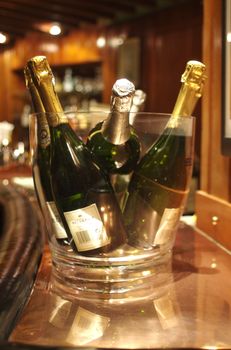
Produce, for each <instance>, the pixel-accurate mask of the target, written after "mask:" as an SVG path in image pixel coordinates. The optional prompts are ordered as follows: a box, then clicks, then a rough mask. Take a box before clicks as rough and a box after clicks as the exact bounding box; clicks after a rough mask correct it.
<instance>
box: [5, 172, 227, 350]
mask: <svg viewBox="0 0 231 350" xmlns="http://www.w3.org/2000/svg"><path fill="white" fill-rule="evenodd" d="M5 175H6V174H5ZM18 175H19V174H14V175H13V177H11V179H10V183H11V185H10V186H16V188H17V191H19V192H20V191H22V192H23V191H24V192H23V193H24V194H25V193H28V191H27V190H25V187H24V185H23V181H22V185H21V190H20V189H19V187H20V185H19V183H20V181H16V183H15V181H14V178H15V176H18ZM21 175H22V174H21ZM23 176H25V174H24V175H23ZM2 178H4V176H2ZM17 178H18V177H17ZM28 178H30V174H29V176H28ZM2 181H3V183H4V180H2ZM12 184H13V185H12ZM7 186H9V185H7V184H6V181H5V187H7ZM5 187H4V188H5ZM29 193H30V195H31V196H32V194H31V192H30V191H29ZM31 198H32V197H30V201H31V203H32V204H31V205H32V206H34V203H33V200H32V199H31ZM28 219H29V218H28ZM39 222H40V221H39ZM41 224H42V223H41ZM33 225H34V224H33ZM31 226H32V223H31ZM42 230H44V228H42ZM28 232H29V228H28ZM28 237H29V235H28ZM35 249H37V251H38V252H39V249H38V248H35ZM21 254H22V255H23V254H24V252H23V251H21ZM38 255H39V254H38ZM17 259H18V261H19V263H20V257H19V258H17ZM33 265H36V264H34V263H33ZM230 266H231V255H230V252H229V251H227V250H225V249H224V248H223V247H222V246H220V245H219V244H217V243H216V242H215V241H213V240H212V239H211V238H209V237H208V236H207V235H206V233H204V232H201V231H199V230H197V229H196V228H194V227H193V226H190V225H188V224H186V223H185V218H184V217H182V220H181V223H180V226H179V229H178V232H177V237H176V243H175V247H174V251H173V256H172V260H171V261H170V270H169V269H168V270H166V271H164V270H163V271H162V272H161V273H162V274H163V276H165V278H163V283H162V284H159V285H158V286H156V288H154V293H153V292H152V293H151V294H150V295H146V297H143V298H142V297H140V298H137V299H134V300H132V299H129V298H126V299H124V300H123V299H120V300H117V301H113V300H111V301H110V300H107V301H105V300H91V299H90V298H88V299H87V298H86V299H84V298H78V297H75V298H74V297H70V296H69V295H64V294H62V295H61V294H60V293H59V291H58V290H57V289H56V283H55V280H54V278H53V276H52V264H51V255H50V251H49V247H48V245H47V244H46V243H45V245H44V249H43V256H42V260H41V263H40V266H39V270H38V273H37V274H36V278H35V282H34V284H33V289H32V291H31V293H30V295H29V296H27V301H26V302H24V304H25V305H24V304H23V305H24V307H23V308H21V310H19V311H20V316H19V317H17V322H16V321H14V322H13V327H12V329H11V332H8V333H7V332H6V333H7V337H5V338H4V337H2V343H1V342H0V348H1V349H8V348H9V349H11V348H13V349H30V348H32V349H33V348H37V347H42V348H44V347H45V348H47V347H49V348H55V349H57V348H58V349H67V348H69V347H71V348H73V347H76V348H108V349H109V348H110V349H112V348H119V349H159V348H169V349H180V348H187V349H190V348H203V349H217V348H231V332H230V329H231V293H230V290H231V269H230ZM153 283H154V284H155V280H153ZM1 289H2V287H1ZM3 294H4V293H3V291H2V290H1V295H3ZM16 301H18V303H20V298H19V299H18V300H17V293H16V294H14V302H16ZM19 311H18V312H19ZM8 328H9V327H8Z"/></svg>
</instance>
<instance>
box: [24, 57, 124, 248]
mask: <svg viewBox="0 0 231 350" xmlns="http://www.w3.org/2000/svg"><path fill="white" fill-rule="evenodd" d="M28 67H29V68H30V72H31V74H32V78H33V81H34V83H35V85H36V87H37V90H38V92H39V94H40V97H41V100H42V103H43V105H44V108H45V110H46V116H47V120H48V124H49V127H50V134H51V184H52V193H53V195H54V198H55V201H56V202H57V204H58V205H57V207H58V208H59V209H60V215H61V218H62V220H63V225H64V227H65V229H66V232H67V235H68V238H69V240H70V242H71V244H72V247H73V249H75V250H76V251H78V252H79V253H80V254H83V255H95V254H100V253H103V252H110V251H112V250H114V249H116V248H118V247H119V246H120V245H121V244H123V243H125V242H126V234H125V230H124V225H123V218H122V213H121V211H120V208H119V206H118V203H117V200H116V197H115V195H114V192H113V189H112V187H111V185H110V183H109V182H108V181H107V178H106V176H105V175H104V174H103V173H102V172H101V171H100V169H99V167H98V166H97V165H96V164H95V163H94V162H93V161H92V157H91V154H90V152H89V150H88V149H87V147H86V146H85V145H84V143H83V142H82V141H81V140H80V138H78V136H77V135H76V133H75V132H74V131H73V130H72V128H71V127H70V125H69V123H68V119H67V116H66V115H65V114H64V112H63V109H62V106H61V104H60V101H59V99H58V96H57V94H56V91H55V86H54V79H53V74H52V71H51V68H50V66H49V64H48V62H47V59H46V57H44V56H36V57H34V58H32V59H31V60H30V61H29V62H28Z"/></svg>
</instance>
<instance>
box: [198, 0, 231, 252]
mask: <svg viewBox="0 0 231 350" xmlns="http://www.w3.org/2000/svg"><path fill="white" fill-rule="evenodd" d="M221 10H222V0H204V28H203V58H204V62H205V64H206V66H207V75H208V79H207V82H206V84H205V90H204V98H203V105H202V138H201V139H202V144H201V191H200V192H198V193H197V195H196V214H197V218H198V220H197V226H198V227H199V228H200V229H202V230H204V231H205V232H207V233H209V234H210V235H211V236H213V237H214V238H215V239H216V240H217V241H219V242H221V243H222V244H224V245H225V246H226V247H228V248H231V245H230V237H229V236H230V217H231V205H230V199H231V198H230V158H228V157H224V156H222V154H221V122H222V115H221V100H222V96H221V62H222V60H221V58H222V50H221V43H222V41H221V29H222V16H221ZM211 216H217V217H218V218H219V221H218V223H217V225H213V224H212V223H211Z"/></svg>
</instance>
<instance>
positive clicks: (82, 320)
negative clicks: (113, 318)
mask: <svg viewBox="0 0 231 350" xmlns="http://www.w3.org/2000/svg"><path fill="white" fill-rule="evenodd" d="M109 324H110V318H109V317H105V316H101V315H98V314H95V313H93V312H91V311H89V310H86V309H84V308H82V307H81V306H79V308H78V310H77V312H76V315H75V318H74V321H73V324H72V326H71V329H70V331H69V333H68V335H67V338H66V341H67V342H68V343H71V344H74V345H84V344H87V343H89V342H91V341H93V340H95V339H98V338H100V337H102V336H103V334H104V332H105V330H106V329H107V327H108V326H109Z"/></svg>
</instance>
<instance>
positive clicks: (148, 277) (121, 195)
mask: <svg viewBox="0 0 231 350" xmlns="http://www.w3.org/2000/svg"><path fill="white" fill-rule="evenodd" d="M66 114H67V117H68V120H69V123H70V125H71V127H72V128H73V129H74V130H75V132H76V134H77V135H78V136H79V137H80V138H82V140H83V142H84V143H85V142H86V139H87V135H88V133H89V131H90V130H91V129H92V128H93V127H94V126H95V125H96V124H97V123H98V122H100V121H103V120H105V119H106V118H107V116H108V113H107V112H76V113H73V112H71V113H66ZM170 117H171V115H169V114H160V113H137V114H134V115H133V116H131V121H132V125H133V127H134V128H135V130H136V133H137V135H138V136H139V139H140V143H141V156H140V158H141V159H142V158H143V156H144V155H145V153H146V152H147V151H148V150H149V149H150V147H152V146H153V145H154V144H156V145H159V144H158V140H160V137H161V135H163V134H164V133H166V128H167V126H168V125H169V120H170ZM170 126H171V124H170ZM194 133H195V118H194V117H179V118H177V122H176V123H175V125H174V128H172V131H171V132H170V135H169V137H172V136H174V137H176V138H177V137H178V138H179V139H181V141H180V142H177V143H175V144H174V143H172V146H171V147H172V149H171V148H170V152H169V151H168V153H166V155H164V157H168V158H169V161H170V162H174V166H175V167H178V169H175V170H176V171H175V170H174V174H176V173H179V174H181V173H182V172H184V174H185V175H184V182H185V184H184V190H178V189H175V188H174V181H173V186H172V187H171V188H168V186H165V185H163V183H161V184H160V186H159V187H160V189H161V190H163V198H164V200H163V198H162V195H161V193H162V192H161V191H159V192H158V196H159V197H158V198H159V201H160V203H161V206H162V207H161V212H158V210H157V209H156V208H155V205H156V203H155V205H154V206H153V203H152V202H149V200H148V196H149V194H148V193H147V196H145V197H141V198H139V199H138V200H137V199H136V201H134V202H133V201H130V204H129V206H130V207H129V211H128V212H129V213H132V215H133V216H132V220H130V221H132V223H131V222H130V224H129V225H130V226H131V224H132V226H133V228H134V227H135V228H136V227H139V230H140V231H139V234H138V237H137V236H136V235H135V238H134V235H133V234H132V233H131V232H129V230H130V229H129V227H130V226H129V225H128V226H126V227H127V228H128V232H127V236H128V240H127V243H125V244H123V245H122V246H120V247H119V248H117V249H115V250H114V251H111V252H110V253H104V254H103V253H101V254H98V255H95V256H84V255H80V254H78V253H76V252H75V251H73V249H72V248H71V246H70V245H60V243H59V242H58V241H57V239H56V236H55V234H54V232H53V230H52V219H51V217H50V215H49V211H48V209H47V206H46V203H45V198H44V193H43V191H42V188H39V189H37V197H38V200H39V203H40V208H41V210H42V213H43V217H44V220H45V222H46V227H47V233H48V242H49V247H50V251H51V256H52V274H53V280H54V281H55V284H56V288H58V289H60V291H61V292H64V293H69V294H71V295H76V296H78V298H83V299H84V298H86V299H87V298H97V299H99V298H101V299H105V300H106V299H108V300H120V299H124V298H126V300H127V299H128V298H131V299H133V300H134V298H138V297H143V296H144V297H145V296H146V295H147V294H150V293H152V292H154V290H155V288H156V287H158V285H159V284H162V283H163V280H164V279H165V278H168V276H169V272H170V270H171V256H172V248H173V246H174V242H175V235H176V231H177V227H178V224H179V222H180V217H181V215H182V214H183V212H184V207H185V204H186V200H187V194H188V192H189V188H190V181H191V176H192V167H193V155H194ZM169 137H165V141H162V142H161V145H159V146H158V147H161V152H162V155H163V149H164V147H166V143H168V142H169ZM182 140H183V141H182ZM176 144H177V145H178V146H177V147H176ZM37 145H38V142H37V118H36V116H35V115H31V117H30V150H31V159H32V166H33V167H34V168H36V154H37ZM182 156H183V157H184V165H183V166H184V169H182V168H180V165H179V164H181V166H182V162H181V163H180V162H179V158H180V157H182ZM161 161H163V159H162V160H161ZM154 164H155V162H154ZM154 164H153V166H154ZM186 168H187V169H186ZM185 169H186V171H185ZM174 176H175V175H174ZM131 177H132V174H127V175H113V176H112V177H111V180H112V185H113V187H114V189H115V194H116V197H117V200H118V202H119V205H120V208H121V211H122V212H123V215H124V221H125V223H126V222H127V221H129V220H128V218H127V217H126V203H127V201H128V198H129V195H128V193H129V191H130V192H131V191H132V188H131V189H130V188H129V183H130V180H131ZM185 177H186V178H185ZM169 178H171V174H170V176H169ZM163 180H164V179H163ZM152 183H153V186H154V187H155V186H156V179H155V178H154V179H151V180H150V181H149V185H150V186H151V187H152V185H151V184H152ZM141 186H142V184H141ZM151 187H150V188H151ZM128 189H129V191H128ZM146 190H147V189H146ZM151 191H152V193H153V191H155V189H153V188H151ZM141 192H142V191H141ZM146 192H147V191H146ZM174 196H177V201H175V200H174V198H175V197H174ZM133 203H134V204H133ZM137 203H138V206H137ZM163 203H164V204H163ZM166 203H167V204H166ZM176 203H177V204H176ZM133 205H134V208H133ZM165 205H166V207H163V206H165ZM157 206H158V203H157ZM124 208H125V209H124ZM142 225H143V226H142ZM142 227H143V229H144V232H142Z"/></svg>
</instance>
